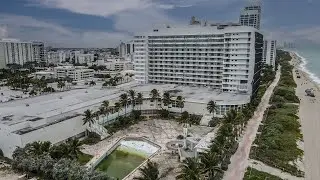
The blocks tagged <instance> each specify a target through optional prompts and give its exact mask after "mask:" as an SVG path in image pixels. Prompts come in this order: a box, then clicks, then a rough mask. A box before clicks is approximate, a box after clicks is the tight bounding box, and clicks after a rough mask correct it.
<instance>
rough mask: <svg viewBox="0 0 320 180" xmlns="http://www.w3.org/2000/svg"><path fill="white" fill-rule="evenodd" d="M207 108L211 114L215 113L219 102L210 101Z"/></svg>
mask: <svg viewBox="0 0 320 180" xmlns="http://www.w3.org/2000/svg"><path fill="white" fill-rule="evenodd" d="M207 110H208V111H209V113H210V114H214V112H216V111H217V104H216V103H215V102H214V101H212V100H211V101H209V102H208V104H207Z"/></svg>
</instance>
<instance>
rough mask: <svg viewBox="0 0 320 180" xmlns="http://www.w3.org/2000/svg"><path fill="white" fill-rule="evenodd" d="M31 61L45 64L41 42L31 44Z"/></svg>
mask: <svg viewBox="0 0 320 180" xmlns="http://www.w3.org/2000/svg"><path fill="white" fill-rule="evenodd" d="M32 51H33V61H36V62H38V63H39V62H43V63H46V59H45V53H44V43H43V42H32Z"/></svg>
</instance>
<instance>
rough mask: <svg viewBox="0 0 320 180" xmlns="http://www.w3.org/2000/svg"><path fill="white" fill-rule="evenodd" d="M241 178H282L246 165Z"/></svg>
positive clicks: (268, 179)
mask: <svg viewBox="0 0 320 180" xmlns="http://www.w3.org/2000/svg"><path fill="white" fill-rule="evenodd" d="M243 180H282V179H281V178H279V177H277V176H274V175H271V174H268V173H265V172H262V171H258V170H256V169H254V168H250V167H248V168H247V171H246V173H245V175H244V178H243Z"/></svg>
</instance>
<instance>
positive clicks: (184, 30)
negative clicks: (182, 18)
mask: <svg viewBox="0 0 320 180" xmlns="http://www.w3.org/2000/svg"><path fill="white" fill-rule="evenodd" d="M220 25H223V24H220ZM218 27H219V26H210V25H208V26H200V25H187V26H177V27H171V26H170V28H165V27H164V28H153V29H152V30H151V31H149V32H147V33H146V35H147V36H164V35H205V34H224V33H236V32H239V33H240V32H259V30H257V29H255V28H253V27H250V26H224V28H222V29H219V28H218ZM154 30H157V31H154Z"/></svg>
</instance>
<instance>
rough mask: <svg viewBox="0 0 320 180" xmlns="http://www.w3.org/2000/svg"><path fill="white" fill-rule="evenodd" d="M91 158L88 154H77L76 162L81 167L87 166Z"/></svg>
mask: <svg viewBox="0 0 320 180" xmlns="http://www.w3.org/2000/svg"><path fill="white" fill-rule="evenodd" d="M92 158H93V156H92V155H90V154H85V153H79V154H78V162H79V163H80V164H81V165H85V164H87V163H88V162H89V161H90V160H91V159H92Z"/></svg>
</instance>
